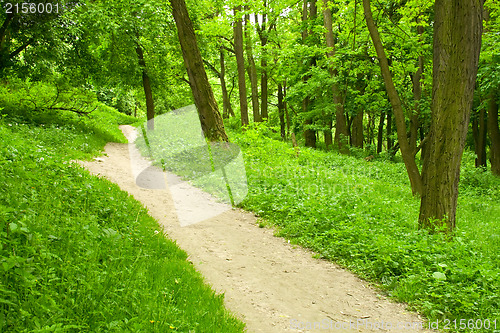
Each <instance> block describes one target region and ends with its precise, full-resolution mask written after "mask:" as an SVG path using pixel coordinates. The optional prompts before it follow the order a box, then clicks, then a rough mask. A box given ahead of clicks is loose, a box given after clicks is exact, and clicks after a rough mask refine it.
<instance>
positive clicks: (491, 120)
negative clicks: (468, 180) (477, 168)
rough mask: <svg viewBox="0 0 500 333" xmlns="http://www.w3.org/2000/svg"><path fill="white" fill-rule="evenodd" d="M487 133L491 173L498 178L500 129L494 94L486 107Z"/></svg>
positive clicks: (499, 171)
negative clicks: (489, 141)
mask: <svg viewBox="0 0 500 333" xmlns="http://www.w3.org/2000/svg"><path fill="white" fill-rule="evenodd" d="M488 131H489V133H490V139H491V149H490V162H491V172H492V173H493V174H494V175H496V176H499V177H500V128H499V126H498V102H497V100H496V95H495V94H491V96H490V102H489V105H488Z"/></svg>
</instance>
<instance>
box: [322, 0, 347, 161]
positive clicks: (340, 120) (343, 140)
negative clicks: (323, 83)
mask: <svg viewBox="0 0 500 333" xmlns="http://www.w3.org/2000/svg"><path fill="white" fill-rule="evenodd" d="M329 2H330V0H323V6H324V10H323V21H324V26H325V28H326V35H325V39H326V46H327V47H328V48H330V51H329V52H328V55H327V56H328V58H333V57H334V56H335V37H334V35H333V20H332V11H331V9H330V8H329V7H328V5H329ZM328 70H329V72H330V75H331V76H332V77H336V76H337V75H338V72H337V70H336V69H334V68H333V67H332V66H328ZM332 94H333V103H335V118H336V124H335V145H336V146H337V147H339V151H340V152H341V153H342V154H349V146H348V142H347V141H348V137H349V131H348V129H347V120H346V117H345V114H344V101H343V100H342V96H341V94H340V89H339V87H338V85H337V84H336V83H334V84H333V85H332Z"/></svg>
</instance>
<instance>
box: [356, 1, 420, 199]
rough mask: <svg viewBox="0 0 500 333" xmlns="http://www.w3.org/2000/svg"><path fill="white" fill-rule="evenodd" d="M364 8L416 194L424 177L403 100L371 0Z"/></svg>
mask: <svg viewBox="0 0 500 333" xmlns="http://www.w3.org/2000/svg"><path fill="white" fill-rule="evenodd" d="M363 8H364V12H365V19H366V25H367V26H368V30H369V31H370V36H371V38H372V41H373V45H374V46H375V50H376V51H377V56H378V59H379V65H380V69H381V72H382V76H383V78H384V83H385V88H386V90H387V94H388V95H389V100H390V101H391V105H392V109H393V111H394V116H395V118H396V130H397V134H398V142H399V146H400V149H401V155H402V157H403V161H404V163H405V166H406V171H407V173H408V177H409V178H410V183H411V189H412V192H413V194H414V195H416V194H420V193H421V192H422V178H421V176H420V172H419V170H418V167H417V163H416V162H415V156H414V155H413V152H412V151H411V147H410V145H409V143H408V139H407V137H406V123H405V115H404V111H403V107H402V105H401V100H400V98H399V95H398V92H397V91H396V87H395V86H394V82H393V81H392V75H391V71H390V69H389V62H388V61H387V56H386V54H385V50H384V47H383V45H382V41H381V40H380V35H379V32H378V29H377V27H376V26H375V22H374V20H373V15H372V10H371V7H370V0H363Z"/></svg>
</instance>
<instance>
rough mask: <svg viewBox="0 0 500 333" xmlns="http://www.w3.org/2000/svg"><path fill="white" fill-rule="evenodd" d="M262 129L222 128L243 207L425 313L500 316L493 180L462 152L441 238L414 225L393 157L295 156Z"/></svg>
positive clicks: (499, 225) (414, 205)
mask: <svg viewBox="0 0 500 333" xmlns="http://www.w3.org/2000/svg"><path fill="white" fill-rule="evenodd" d="M269 134H270V131H269V128H267V127H266V126H265V125H260V126H250V127H249V128H248V129H247V130H246V131H244V132H236V131H232V130H231V131H230V138H231V140H232V141H233V142H235V143H237V144H238V145H239V146H240V147H241V148H242V150H243V152H244V156H245V163H246V171H247V177H248V187H249V193H248V196H247V198H246V199H245V200H244V201H243V203H242V204H241V206H242V207H243V208H245V209H248V210H251V211H254V212H256V213H257V214H259V215H260V216H261V218H262V219H263V220H265V221H266V222H267V223H271V224H273V225H275V226H277V227H278V228H277V230H278V234H279V235H280V236H283V237H286V238H288V239H290V240H291V242H293V243H296V244H300V245H303V246H305V247H308V248H310V249H312V250H314V251H315V252H317V253H318V256H320V257H323V258H327V259H330V260H333V261H335V262H337V263H340V264H341V265H343V266H345V267H347V268H349V269H350V270H352V271H354V272H356V273H357V274H359V275H360V276H361V277H363V278H365V279H367V280H369V281H373V282H375V283H377V284H379V285H380V286H381V287H382V288H383V289H384V290H386V291H387V292H388V294H389V295H391V296H392V297H394V298H395V299H397V300H399V301H403V302H408V304H409V305H410V306H411V307H413V308H414V309H416V310H419V311H420V312H421V313H423V314H424V315H425V316H426V317H427V318H429V319H430V320H432V319H451V320H453V319H471V318H472V319H488V318H489V319H490V320H494V319H497V323H500V258H499V256H498V253H499V250H500V237H499V235H500V179H498V178H495V177H494V176H492V175H491V174H490V173H489V172H482V171H478V170H477V169H475V168H474V167H473V156H471V154H468V153H467V154H465V157H464V166H463V170H462V181H461V185H460V197H459V204H458V213H457V224H458V227H457V229H456V232H455V235H454V238H453V240H452V241H447V240H445V239H444V238H443V236H442V235H439V234H438V235H435V234H434V235H433V234H428V233H427V232H426V231H423V230H418V228H417V219H418V211H419V204H420V202H419V200H418V199H416V198H414V197H412V195H411V191H410V186H409V182H408V177H407V175H406V171H405V168H404V165H403V164H402V163H393V162H390V161H386V160H373V161H371V162H367V161H365V160H364V159H359V158H356V157H352V156H345V155H340V154H337V153H333V152H324V151H319V150H313V149H307V148H302V147H301V148H300V152H299V154H298V155H297V151H296V150H295V149H294V148H292V147H291V146H290V145H289V144H287V143H284V142H281V141H278V140H274V139H271V138H269V137H268V136H269ZM271 136H275V135H274V134H272V133H271ZM498 329H500V325H498V326H497V330H498Z"/></svg>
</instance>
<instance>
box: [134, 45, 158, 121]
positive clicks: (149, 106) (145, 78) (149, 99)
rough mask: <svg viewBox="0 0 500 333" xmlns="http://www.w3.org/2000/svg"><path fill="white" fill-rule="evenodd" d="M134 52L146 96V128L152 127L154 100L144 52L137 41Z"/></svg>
mask: <svg viewBox="0 0 500 333" xmlns="http://www.w3.org/2000/svg"><path fill="white" fill-rule="evenodd" d="M135 52H136V53H137V58H138V59H139V66H140V67H141V69H142V86H143V88H144V95H145V97H146V110H147V111H146V117H147V120H148V130H152V129H154V117H155V102H154V100H153V91H152V90H151V82H150V80H149V75H148V72H147V69H146V60H144V52H143V51H142V47H141V46H140V45H139V41H137V44H136V48H135Z"/></svg>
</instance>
